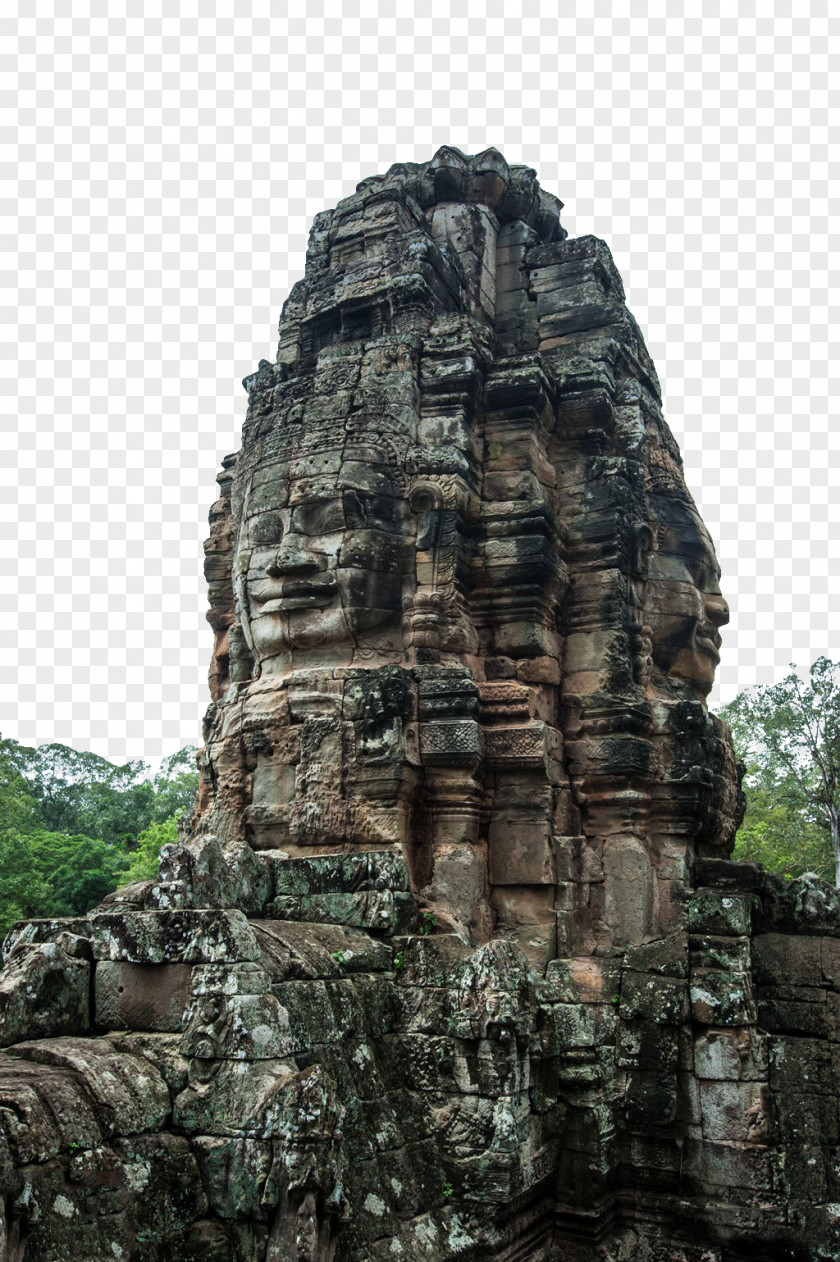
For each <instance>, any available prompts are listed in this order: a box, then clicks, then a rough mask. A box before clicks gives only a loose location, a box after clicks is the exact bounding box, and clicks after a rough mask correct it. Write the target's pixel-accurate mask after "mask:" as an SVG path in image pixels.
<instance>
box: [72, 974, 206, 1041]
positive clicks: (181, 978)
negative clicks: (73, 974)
mask: <svg viewBox="0 0 840 1262" xmlns="http://www.w3.org/2000/svg"><path fill="white" fill-rule="evenodd" d="M192 971H193V970H192V968H191V967H190V965H189V964H129V963H126V962H125V961H123V960H100V961H99V962H98V963H97V965H96V971H95V973H94V996H95V1009H96V1012H95V1018H94V1023H95V1024H96V1025H97V1026H98V1027H99V1028H100V1029H105V1030H123V1029H130V1030H150V1031H158V1032H160V1033H167V1032H169V1033H173V1032H177V1031H178V1030H180V1029H181V1023H182V1020H183V1018H184V1014H185V1013H186V1010H187V1008H188V1007H189V1004H190V997H191V996H190V983H191V979H192Z"/></svg>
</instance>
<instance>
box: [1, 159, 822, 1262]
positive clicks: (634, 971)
mask: <svg viewBox="0 0 840 1262" xmlns="http://www.w3.org/2000/svg"><path fill="white" fill-rule="evenodd" d="M560 209H561V203H560V202H558V201H557V199H556V198H554V197H552V196H551V195H549V194H547V193H545V192H544V191H543V190H542V189H541V188H540V186H539V184H538V182H537V179H536V175H535V173H534V172H533V171H532V170H530V169H529V168H526V167H517V166H509V165H508V164H507V163H506V162H505V160H504V158H503V157H502V156H501V155H500V154H499V153H498V152H497V151H496V150H494V149H489V150H487V151H485V152H484V153H482V154H479V155H478V156H475V157H468V156H466V155H464V154H462V153H460V152H459V151H458V150H455V149H451V148H443V149H441V150H439V151H438V153H437V154H435V156H434V158H432V160H431V161H430V162H427V163H423V164H407V165H397V166H394V167H392V168H391V169H390V170H389V171H388V172H387V174H386V175H384V176H376V177H373V178H371V179H368V180H365V181H363V182H362V183H361V184H360V185H359V186H358V189H357V191H356V193H355V194H354V195H353V196H352V197H349V198H346V199H345V200H344V201H343V202H341V203H340V204H339V205H338V206H337V207H336V208H335V210H332V211H327V212H324V213H323V214H321V215H318V216H317V217H316V220H315V223H314V226H313V229H312V233H311V237H310V245H309V251H308V255H307V265H306V274H305V277H304V279H303V280H302V281H301V282H299V284H297V285H296V286H295V287H294V289H293V290H292V292H291V294H290V295H289V298H288V299H287V301H286V303H285V306H284V309H283V315H282V318H281V321H280V341H279V346H278V350H277V355H276V358H275V360H274V362H268V361H262V362H261V364H260V366H259V369H258V370H257V372H255V373H254V374H253V375H252V376H250V377H247V378H246V380H245V382H244V385H245V388H246V390H247V392H248V412H247V418H246V421H245V425H244V428H243V434H242V445H241V449H240V450H239V451H238V452H237V453H236V454H235V455H232V456H229V457H227V458H226V459H225V460H224V462H223V469H222V472H221V474H220V475H219V479H218V480H219V486H220V496H219V499H218V501H217V503H216V504H215V505H214V506H213V509H212V510H211V516H210V537H209V539H208V541H207V544H206V574H207V578H208V583H209V591H210V611H209V613H208V619H209V621H210V624H211V626H212V629H213V632H214V636H215V643H214V650H213V657H212V662H211V669H210V690H211V695H212V704H211V706H210V709H209V711H208V713H207V717H206V720H205V730H204V739H205V744H204V749H203V751H202V754H201V758H200V765H201V794H200V801H199V803H198V807H197V810H196V814H195V816H194V818H193V819H192V821H191V822H190V825H189V830H188V834H187V835H186V839H185V840H184V841H183V842H181V843H179V844H178V845H176V846H171V847H167V848H165V850H164V852H163V854H162V857H161V867H160V874H159V878H158V879H157V880H155V881H150V882H145V883H140V884H138V885H135V886H129V887H127V888H126V889H124V890H121V891H118V892H117V893H116V894H115V895H112V896H111V898H110V899H109V900H107V902H106V904H105V905H103V906H102V907H101V908H98V909H94V910H93V911H92V912H91V913H90V914H89V915H88V916H86V917H84V918H80V919H77V920H72V921H61V922H45V921H37V922H36V921H30V922H26V923H23V924H21V925H18V926H16V928H15V929H14V930H13V931H12V934H11V935H10V937H9V939H8V941H7V943H6V958H7V965H6V970H5V973H4V975H3V980H2V981H0V1043H2V1045H4V1046H5V1047H6V1050H5V1051H4V1052H0V1137H2V1136H3V1135H5V1143H6V1148H5V1149H2V1148H0V1187H2V1189H3V1191H4V1196H5V1200H3V1201H0V1204H2V1205H3V1207H4V1208H3V1210H2V1213H3V1218H2V1223H0V1262H13V1260H14V1262H35V1260H36V1259H38V1260H39V1262H53V1259H55V1260H56V1262H57V1260H58V1259H59V1258H61V1259H62V1262H83V1260H85V1262H89V1260H90V1259H93V1258H96V1259H99V1258H105V1257H108V1258H109V1259H110V1258H112V1257H115V1258H125V1259H131V1262H135V1260H137V1262H164V1259H166V1260H171V1262H188V1260H190V1259H204V1258H207V1259H219V1260H220V1262H221V1260H222V1259H228V1258H235V1259H237V1260H239V1262H287V1260H288V1262H333V1260H334V1262H368V1260H369V1259H370V1260H372V1262H386V1260H387V1262H391V1259H394V1258H403V1259H420V1258H429V1259H432V1262H449V1260H450V1259H451V1260H453V1262H454V1260H455V1259H464V1260H467V1259H469V1260H472V1262H479V1260H483V1259H493V1260H498V1262H519V1260H523V1262H524V1259H526V1258H527V1259H536V1260H538V1262H539V1260H540V1259H542V1260H543V1262H549V1260H551V1259H561V1258H562V1259H564V1260H570V1262H632V1260H633V1259H639V1262H665V1260H666V1259H667V1260H668V1262H737V1260H738V1259H747V1258H751V1259H753V1260H754V1262H757V1260H758V1259H759V1258H770V1259H776V1258H778V1259H780V1260H781V1259H787V1260H788V1262H790V1260H794V1259H802V1260H803V1262H804V1260H805V1259H809V1260H810V1259H814V1260H816V1259H818V1258H828V1257H834V1256H836V1255H837V1250H838V1248H840V1244H838V1239H840V1237H838V1234H837V1221H838V1211H837V1207H836V1203H837V1202H840V1189H837V1190H835V1185H836V1182H837V1174H836V1158H837V1155H838V1150H837V1147H836V1145H837V1142H838V1089H837V1081H836V1078H835V1066H836V1064H837V1063H838V1062H837V1060H836V1051H837V1044H836V1043H835V1042H834V1040H835V1039H836V1038H837V1037H838V1031H840V1023H839V1022H838V1020H837V1012H838V1011H840V993H838V984H839V983H840V954H838V950H837V949H836V948H837V946H838V938H840V908H838V906H837V898H836V895H834V894H833V893H832V892H831V891H829V890H827V889H826V888H825V887H821V886H819V885H818V884H814V883H813V882H808V881H807V880H805V881H804V882H799V883H794V884H793V885H785V884H784V883H783V882H781V881H778V880H776V879H775V878H771V877H768V876H766V875H765V874H764V873H762V872H761V871H760V870H758V869H754V868H750V867H748V866H744V865H737V864H732V863H729V862H727V856H728V854H729V853H730V852H731V848H732V842H733V838H734V834H735V831H736V828H737V826H738V823H739V820H740V816H741V813H742V798H741V793H740V788H739V779H738V769H737V767H736V763H735V759H734V755H733V751H732V745H731V740H730V737H729V733H728V731H727V729H726V728H725V725H723V724H722V723H721V722H720V721H719V720H717V719H716V718H715V717H714V716H712V715H711V714H710V713H709V711H708V710H707V707H706V701H705V698H706V696H707V694H708V692H709V689H710V688H711V685H712V681H713V676H714V670H715V666H716V663H717V661H718V652H719V648H720V643H721V640H720V633H719V632H720V628H721V627H722V626H723V625H724V624H725V623H726V621H727V619H728V610H727V606H726V603H725V601H724V599H723V597H722V595H721V592H720V587H719V577H720V575H719V568H718V564H717V561H716V558H715V553H714V548H713V545H712V542H711V540H710V538H709V535H708V532H707V531H706V529H705V527H704V525H703V523H702V521H701V520H700V518H699V516H698V514H697V510H696V508H695V506H694V503H693V501H692V499H691V496H690V494H689V492H688V490H687V488H686V485H685V481H684V478H683V473H682V465H681V461H680V456H679V452H678V450H677V447H676V444H675V442H674V439H673V437H672V435H671V434H670V431H669V430H668V428H667V426H666V424H665V422H664V420H663V417H662V411H661V402H660V393H659V385H658V382H657V378H656V372H655V369H654V367H653V364H652V363H651V361H650V357H649V355H648V353H647V351H646V349H645V346H644V342H643V340H642V336H641V334H640V332H639V329H638V326H637V325H636V323H635V321H634V319H633V317H632V316H631V315H630V313H629V312H628V310H627V308H626V306H625V303H624V293H623V288H622V284H621V279H620V277H619V276H618V273H617V272H616V269H615V266H614V264H613V262H612V259H611V257H610V254H609V251H608V249H607V247H606V246H605V245H604V244H603V242H601V241H598V240H597V239H595V238H593V237H583V238H580V239H577V240H569V239H568V237H567V234H566V232H565V230H564V229H563V228H562V227H561V224H560ZM22 1119H23V1121H22ZM24 1122H25V1126H24V1124H23V1123H24ZM2 1233H5V1234H2ZM4 1249H5V1253H4V1252H3V1250H4Z"/></svg>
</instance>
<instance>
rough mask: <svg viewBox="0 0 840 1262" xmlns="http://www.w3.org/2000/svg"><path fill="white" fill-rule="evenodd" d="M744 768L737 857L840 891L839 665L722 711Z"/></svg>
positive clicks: (821, 664)
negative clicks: (814, 879) (807, 877)
mask: <svg viewBox="0 0 840 1262" xmlns="http://www.w3.org/2000/svg"><path fill="white" fill-rule="evenodd" d="M720 715H721V717H722V718H724V719H726V721H727V723H729V725H730V727H731V728H732V736H733V739H734V742H735V749H736V752H737V753H738V756H739V758H740V759H741V760H742V762H743V763H744V766H745V768H746V774H745V776H744V790H745V792H746V796H747V812H746V815H745V817H744V822H743V824H742V825H741V828H740V831H739V833H738V836H737V839H736V842H735V852H734V855H733V858H735V859H742V860H745V861H747V862H750V863H763V864H764V866H765V867H766V868H768V869H769V870H770V871H771V872H780V873H781V874H782V875H783V876H792V877H795V876H801V875H802V873H803V872H815V873H816V874H817V876H820V877H822V879H823V880H824V881H828V882H830V883H834V882H835V881H836V883H837V884H838V885H840V663H838V662H832V661H829V659H828V658H827V657H819V658H817V660H816V661H815V662H814V664H813V666H811V668H810V671H809V673H808V677H807V679H803V678H801V677H800V676H799V675H797V674H796V673H795V672H794V671H792V672H791V674H789V675H788V676H787V677H786V678H785V679H783V680H782V682H781V683H778V684H773V685H772V686H770V687H763V688H761V687H760V688H748V689H747V690H746V691H745V692H742V693H740V694H739V695H738V696H737V697H736V698H735V700H734V701H731V702H730V703H729V705H726V706H723V707H722V708H721V710H720Z"/></svg>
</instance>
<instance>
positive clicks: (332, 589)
mask: <svg viewBox="0 0 840 1262" xmlns="http://www.w3.org/2000/svg"><path fill="white" fill-rule="evenodd" d="M336 590H337V587H336V584H335V582H334V581H332V580H328V581H326V582H325V581H323V580H321V581H320V582H318V581H313V580H312V579H286V580H285V582H283V583H278V584H276V585H274V586H273V587H272V588H271V589H270V590H269V591H267V592H265V593H256V592H255V593H254V594H253V596H252V600H253V602H254V604H255V605H257V606H258V609H259V612H260V613H286V612H290V611H293V610H295V609H318V608H320V607H322V606H324V605H328V604H330V603H331V601H332V599H333V597H334V596H335V593H336Z"/></svg>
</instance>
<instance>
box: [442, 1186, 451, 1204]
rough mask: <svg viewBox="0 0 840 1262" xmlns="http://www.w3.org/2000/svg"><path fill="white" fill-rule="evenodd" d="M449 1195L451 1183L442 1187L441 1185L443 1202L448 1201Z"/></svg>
mask: <svg viewBox="0 0 840 1262" xmlns="http://www.w3.org/2000/svg"><path fill="white" fill-rule="evenodd" d="M451 1195H452V1184H451V1183H444V1185H443V1199H444V1200H445V1201H448V1200H449V1198H450V1196H451Z"/></svg>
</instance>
